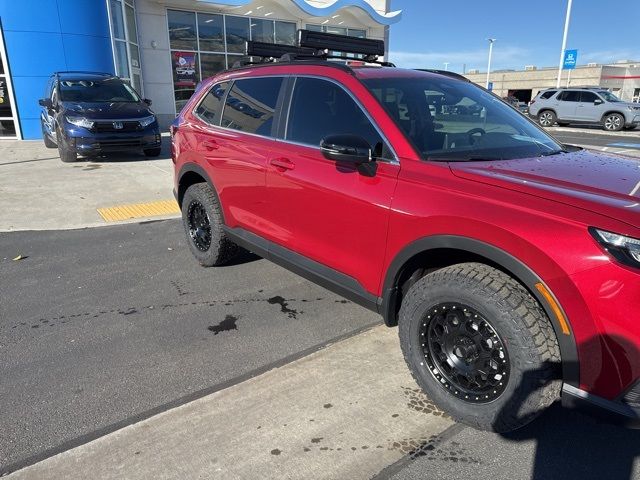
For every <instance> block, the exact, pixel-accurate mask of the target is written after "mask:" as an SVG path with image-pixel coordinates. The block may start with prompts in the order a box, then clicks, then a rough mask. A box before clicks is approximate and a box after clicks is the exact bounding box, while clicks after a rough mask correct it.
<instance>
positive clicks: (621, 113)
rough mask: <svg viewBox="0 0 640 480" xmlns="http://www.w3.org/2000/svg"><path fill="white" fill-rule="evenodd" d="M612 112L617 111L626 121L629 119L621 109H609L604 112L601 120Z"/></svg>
mask: <svg viewBox="0 0 640 480" xmlns="http://www.w3.org/2000/svg"><path fill="white" fill-rule="evenodd" d="M612 113H616V114H618V115H620V116H621V117H622V118H623V120H624V121H625V122H626V121H627V117H625V116H624V113H623V112H621V111H620V110H608V111H606V112H605V113H603V114H602V118H601V119H600V120H601V121H604V119H605V118H606V117H607V116H608V115H611V114H612Z"/></svg>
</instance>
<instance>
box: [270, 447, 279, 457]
mask: <svg viewBox="0 0 640 480" xmlns="http://www.w3.org/2000/svg"><path fill="white" fill-rule="evenodd" d="M281 453H282V450H280V449H277V448H274V449H273V450H271V455H280V454H281Z"/></svg>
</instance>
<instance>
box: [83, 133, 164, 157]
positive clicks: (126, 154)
mask: <svg viewBox="0 0 640 480" xmlns="http://www.w3.org/2000/svg"><path fill="white" fill-rule="evenodd" d="M161 148H162V150H161V151H160V155H158V156H157V157H147V156H146V155H145V154H144V153H142V151H136V150H132V151H130V152H129V151H124V152H111V153H102V154H99V155H91V156H86V157H84V156H82V157H78V162H88V163H119V162H139V161H141V160H146V161H148V162H153V161H158V160H167V159H169V158H171V139H170V138H168V137H162V147H161Z"/></svg>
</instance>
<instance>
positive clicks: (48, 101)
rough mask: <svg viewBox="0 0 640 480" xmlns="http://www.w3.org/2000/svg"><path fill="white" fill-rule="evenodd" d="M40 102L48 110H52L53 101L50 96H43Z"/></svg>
mask: <svg viewBox="0 0 640 480" xmlns="http://www.w3.org/2000/svg"><path fill="white" fill-rule="evenodd" d="M38 104H40V106H41V107H44V108H46V109H48V110H51V109H52V108H53V102H52V101H51V99H50V98H41V99H40V100H38Z"/></svg>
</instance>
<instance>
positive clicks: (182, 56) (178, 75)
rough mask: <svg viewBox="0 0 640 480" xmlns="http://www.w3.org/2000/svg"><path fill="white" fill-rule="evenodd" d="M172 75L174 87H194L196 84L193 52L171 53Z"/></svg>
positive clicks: (194, 55)
mask: <svg viewBox="0 0 640 480" xmlns="http://www.w3.org/2000/svg"><path fill="white" fill-rule="evenodd" d="M173 75H174V77H175V85H176V86H179V87H195V86H196V84H197V83H198V80H197V73H196V54H195V53H193V52H173Z"/></svg>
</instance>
